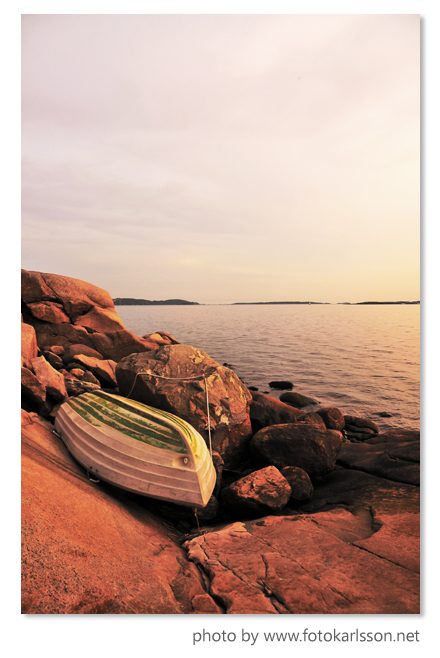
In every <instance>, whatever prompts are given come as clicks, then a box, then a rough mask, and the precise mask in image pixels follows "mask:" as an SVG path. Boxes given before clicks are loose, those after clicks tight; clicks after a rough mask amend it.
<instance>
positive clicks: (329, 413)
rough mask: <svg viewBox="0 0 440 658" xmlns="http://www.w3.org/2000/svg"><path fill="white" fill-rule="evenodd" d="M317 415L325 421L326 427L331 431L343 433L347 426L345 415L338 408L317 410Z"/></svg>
mask: <svg viewBox="0 0 440 658" xmlns="http://www.w3.org/2000/svg"><path fill="white" fill-rule="evenodd" d="M316 413H317V414H319V415H320V416H321V418H322V419H323V420H324V423H325V426H326V427H327V429H329V430H338V432H341V431H342V430H343V429H344V426H345V418H344V414H343V413H342V411H341V410H340V409H337V407H323V408H322V409H317V410H316Z"/></svg>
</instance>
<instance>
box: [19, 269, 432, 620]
mask: <svg viewBox="0 0 440 658" xmlns="http://www.w3.org/2000/svg"><path fill="white" fill-rule="evenodd" d="M21 327H22V540H23V555H22V612H23V613H28V614H29V613H30V614H32V613H33V614H59V613H63V614H72V613H74V614H90V613H92V614H115V613H116V614H132V613H136V614H341V613H342V614H359V613H361V614H362V613H363V614H418V613H419V561H420V560H419V518H420V514H419V485H420V469H419V449H420V435H419V432H416V431H409V430H394V431H389V432H385V433H380V431H379V428H378V426H377V425H376V424H375V423H374V422H373V421H371V420H370V419H364V418H357V417H353V416H347V415H344V413H343V410H340V409H336V408H321V407H319V404H318V403H317V402H316V401H315V400H313V399H311V398H308V397H307V396H304V395H301V394H298V393H292V392H291V391H288V392H286V393H283V394H282V396H280V400H276V399H274V398H272V397H270V396H268V395H265V394H263V393H260V392H259V391H251V390H249V389H248V388H247V387H246V386H245V384H244V383H243V382H242V381H241V380H240V379H239V377H238V376H237V375H236V374H235V373H234V372H233V371H232V370H231V369H230V368H228V367H227V365H226V364H225V365H220V364H218V363H216V362H215V361H214V360H213V359H211V358H210V357H209V356H208V355H207V354H205V353H204V352H202V351H201V350H198V349H197V348H196V347H192V346H189V345H182V344H180V343H179V342H178V340H177V339H176V338H174V337H173V336H170V335H169V334H167V333H165V332H164V331H157V332H156V333H153V334H149V335H146V336H143V337H138V336H136V335H135V334H133V333H132V332H130V331H128V330H127V329H125V327H124V325H123V323H122V321H121V320H120V318H119V316H118V315H117V313H116V311H115V307H114V305H113V301H112V299H111V297H110V295H109V294H108V293H107V292H106V291H104V290H102V289H100V288H97V287H96V286H93V285H91V284H89V283H86V282H83V281H79V280H76V279H72V278H69V277H63V276H58V275H54V274H44V273H40V272H28V271H24V270H23V271H22V324H21ZM145 371H148V372H150V373H152V374H151V376H148V377H146V376H143V375H140V373H143V372H145ZM201 374H204V375H205V377H206V382H207V387H208V394H209V409H210V419H209V420H210V428H209V429H210V430H211V431H210V432H209V431H208V417H207V410H206V400H205V389H204V386H203V383H201V382H198V381H188V379H186V381H185V378H188V377H191V376H196V375H201ZM161 377H167V378H168V379H161ZM172 380H173V381H172ZM99 388H103V389H105V390H108V391H110V392H113V393H116V394H120V395H123V396H129V397H131V398H132V399H136V400H138V401H140V402H144V403H146V404H149V405H151V406H155V407H158V408H161V409H164V410H165V411H169V412H171V413H174V414H176V415H177V416H180V417H182V418H184V419H185V420H187V421H188V422H190V423H191V424H192V425H193V426H194V427H195V428H196V429H197V430H198V431H199V432H200V433H201V434H202V436H204V438H205V440H206V441H207V442H208V436H209V434H211V441H212V449H213V461H214V465H215V467H216V471H217V485H216V488H215V490H214V494H213V496H212V498H211V500H210V502H209V503H208V505H207V507H206V508H205V509H203V510H198V511H197V513H195V512H194V510H192V509H190V508H184V507H181V506H178V505H172V504H169V503H164V502H161V501H158V500H153V499H147V498H143V497H141V496H136V495H134V494H129V493H127V492H124V491H122V490H118V489H116V488H114V487H111V486H110V485H107V484H105V483H101V484H99V485H93V484H91V483H90V481H89V480H88V478H87V474H86V472H85V470H84V469H83V468H82V467H81V466H80V465H79V464H77V463H76V462H75V461H74V460H73V458H72V457H71V456H70V455H69V453H68V452H67V451H66V449H65V447H64V445H63V444H62V443H61V442H60V440H59V438H58V437H57V436H56V435H55V434H54V433H53V422H54V419H55V417H56V414H57V411H58V408H59V406H60V404H62V403H63V402H64V401H65V400H67V399H68V398H69V397H71V396H76V395H79V394H81V393H82V392H85V391H88V390H94V389H99ZM287 388H288V387H287ZM281 398H282V399H281ZM283 400H284V401H283Z"/></svg>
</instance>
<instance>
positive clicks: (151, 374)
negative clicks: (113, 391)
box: [125, 368, 216, 458]
mask: <svg viewBox="0 0 440 658" xmlns="http://www.w3.org/2000/svg"><path fill="white" fill-rule="evenodd" d="M215 370H216V368H210V369H209V371H205V372H204V373H203V374H202V375H196V376H195V377H165V376H164V375H157V374H156V373H155V372H151V370H145V371H141V372H137V373H136V376H135V378H134V381H133V385H132V387H131V389H130V392H129V394H128V395H127V396H125V397H126V399H127V400H128V399H129V398H130V395H131V394H132V392H133V389H134V387H135V385H136V380H137V378H138V376H139V375H148V376H149V377H157V378H158V379H166V380H168V381H179V382H186V381H201V380H202V379H203V381H204V384H205V400H206V414H207V417H208V438H209V454H210V455H211V458H212V439H211V416H210V414H209V394H208V383H207V379H208V377H210V376H211V375H212V374H213V373H214V372H215Z"/></svg>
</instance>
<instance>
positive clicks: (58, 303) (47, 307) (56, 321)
mask: <svg viewBox="0 0 440 658" xmlns="http://www.w3.org/2000/svg"><path fill="white" fill-rule="evenodd" d="M21 297H22V313H23V319H24V320H25V323H27V324H29V325H32V326H33V327H34V329H35V332H36V340H37V344H38V347H39V348H40V350H42V351H43V350H47V349H51V348H53V347H54V346H60V347H63V348H64V349H66V350H67V349H68V348H69V347H70V346H71V345H74V344H75V345H77V344H81V345H85V346H86V347H89V348H93V349H94V350H95V351H97V352H98V353H99V355H100V356H102V357H103V358H104V359H111V360H113V361H119V360H120V359H122V358H124V357H125V356H127V355H129V354H132V353H133V352H145V351H147V350H151V349H156V348H157V346H158V343H163V342H164V341H165V342H172V341H174V340H175V339H173V338H172V337H171V336H169V335H168V334H162V333H160V334H159V333H158V334H153V336H157V340H156V341H155V340H154V339H151V338H147V339H144V338H139V336H136V335H135V334H134V333H133V332H131V331H128V330H127V329H125V327H124V324H123V322H122V320H121V318H120V317H119V316H118V314H117V313H116V310H115V307H114V304H113V301H112V298H111V297H110V295H109V293H108V292H107V291H106V290H103V289H102V288H98V287H97V286H94V285H92V284H90V283H87V282H85V281H81V280H79V279H73V278H71V277H67V276H59V275H57V274H44V273H42V272H28V271H26V270H22V289H21Z"/></svg>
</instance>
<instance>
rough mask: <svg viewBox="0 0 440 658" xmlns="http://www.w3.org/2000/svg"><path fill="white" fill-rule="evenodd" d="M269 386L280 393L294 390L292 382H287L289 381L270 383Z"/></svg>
mask: <svg viewBox="0 0 440 658" xmlns="http://www.w3.org/2000/svg"><path fill="white" fill-rule="evenodd" d="M269 386H270V387H271V388H276V389H277V390H278V391H287V390H290V389H291V388H293V384H292V382H287V381H283V380H280V381H275V382H269Z"/></svg>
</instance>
